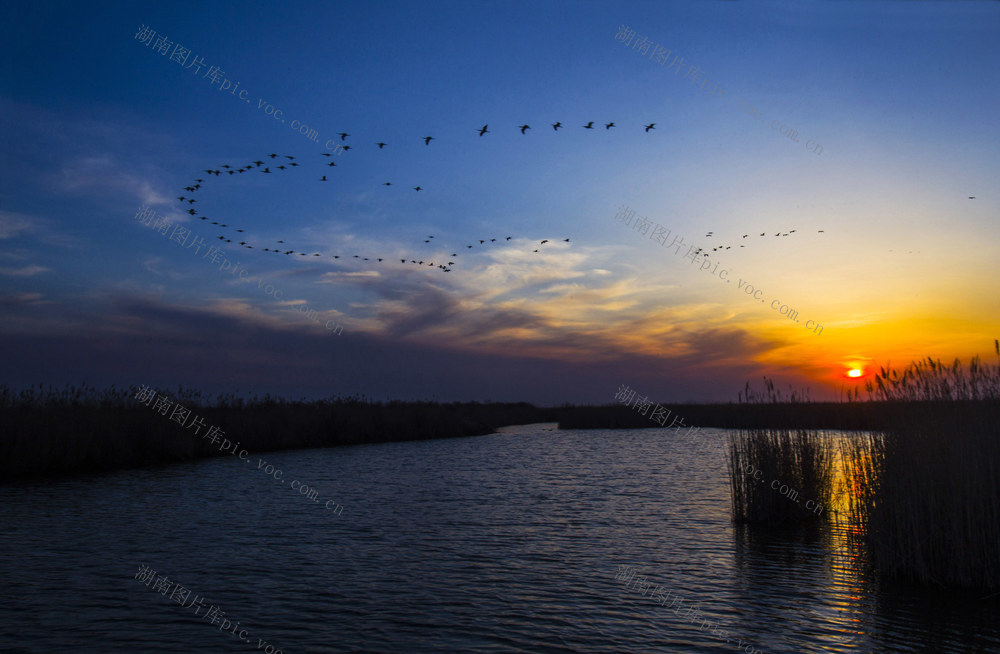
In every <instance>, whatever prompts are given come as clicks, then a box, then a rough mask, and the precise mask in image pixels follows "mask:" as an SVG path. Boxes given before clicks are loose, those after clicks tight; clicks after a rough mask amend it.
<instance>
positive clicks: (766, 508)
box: [728, 429, 836, 523]
mask: <svg viewBox="0 0 1000 654" xmlns="http://www.w3.org/2000/svg"><path fill="white" fill-rule="evenodd" d="M835 456H836V448H835V446H834V442H833V437H832V436H831V435H830V434H829V433H827V432H821V431H815V430H802V429H800V430H787V429H741V430H739V431H738V432H737V433H735V434H733V435H731V436H730V440H729V460H728V468H729V480H730V486H731V489H732V511H733V520H734V521H736V522H743V523H809V522H817V521H820V520H824V519H825V516H824V513H826V514H827V515H829V513H828V512H826V511H824V510H820V511H818V512H817V511H813V510H810V509H807V508H806V506H805V503H806V502H807V501H808V500H811V501H812V502H814V503H815V504H814V505H813V506H816V505H818V506H820V507H828V506H830V505H831V503H832V499H833V490H832V489H833V481H834V471H835V465H834V461H833V459H834V457H835ZM775 486H777V488H775ZM784 488H789V489H792V490H793V491H794V494H792V493H788V492H782V491H783V489H784Z"/></svg>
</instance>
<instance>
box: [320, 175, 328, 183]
mask: <svg viewBox="0 0 1000 654" xmlns="http://www.w3.org/2000/svg"><path fill="white" fill-rule="evenodd" d="M319 181H321V182H326V181H328V180H327V179H326V175H323V176H322V177H320V178H319Z"/></svg>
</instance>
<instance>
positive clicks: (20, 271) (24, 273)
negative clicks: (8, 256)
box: [0, 266, 49, 277]
mask: <svg viewBox="0 0 1000 654" xmlns="http://www.w3.org/2000/svg"><path fill="white" fill-rule="evenodd" d="M48 270H49V268H46V267H45V266H25V267H24V268H0V275H11V276H13V277H33V276H35V275H37V274H39V273H43V272H46V271H48Z"/></svg>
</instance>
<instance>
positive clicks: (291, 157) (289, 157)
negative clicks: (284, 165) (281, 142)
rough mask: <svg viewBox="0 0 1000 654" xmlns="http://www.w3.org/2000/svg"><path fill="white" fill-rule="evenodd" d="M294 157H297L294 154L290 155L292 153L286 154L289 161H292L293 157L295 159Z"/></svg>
mask: <svg viewBox="0 0 1000 654" xmlns="http://www.w3.org/2000/svg"><path fill="white" fill-rule="evenodd" d="M294 158H295V157H293V156H292V155H290V154H286V155H285V159H288V160H289V161H291V160H292V159H294Z"/></svg>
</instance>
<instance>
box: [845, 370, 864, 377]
mask: <svg viewBox="0 0 1000 654" xmlns="http://www.w3.org/2000/svg"><path fill="white" fill-rule="evenodd" d="M863 374H865V373H863V372H862V371H860V370H858V369H857V368H854V369H853V370H850V371H848V373H847V376H848V377H860V376H861V375H863Z"/></svg>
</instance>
